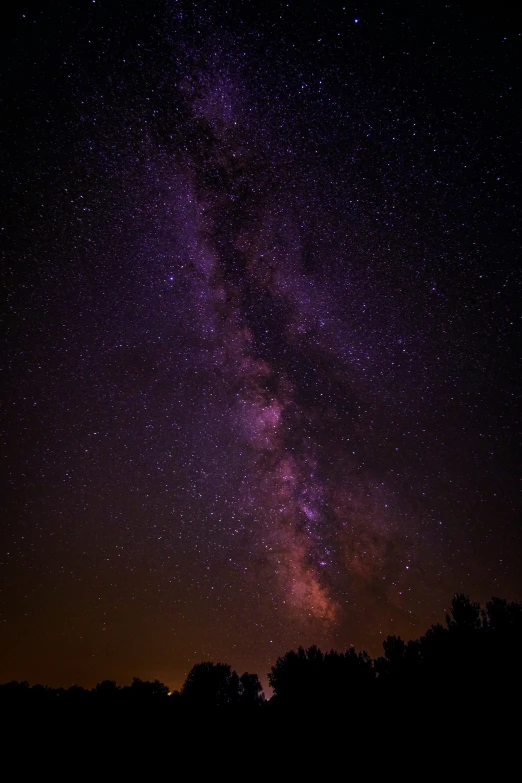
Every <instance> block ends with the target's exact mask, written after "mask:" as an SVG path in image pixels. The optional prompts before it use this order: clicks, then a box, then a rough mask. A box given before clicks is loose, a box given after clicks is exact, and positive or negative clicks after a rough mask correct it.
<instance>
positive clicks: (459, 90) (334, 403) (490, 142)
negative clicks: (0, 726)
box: [0, 0, 522, 687]
mask: <svg viewBox="0 0 522 783" xmlns="http://www.w3.org/2000/svg"><path fill="white" fill-rule="evenodd" d="M520 21H521V20H520V18H518V17H516V18H515V17H514V16H510V15H508V13H507V12H505V13H504V12H502V11H500V10H496V9H494V10H493V11H490V13H489V15H488V16H487V17H486V16H485V15H484V16H481V15H480V12H478V11H476V10H475V11H474V12H473V14H471V13H468V11H465V10H462V9H460V8H459V7H457V6H453V5H444V4H441V5H438V4H429V3H415V4H410V3H404V2H398V3H393V4H378V3H371V4H368V7H366V6H365V7H362V6H361V7H356V6H351V5H346V6H342V5H340V4H337V3H329V4H326V7H325V6H324V5H320V4H317V5H314V4H301V3H276V2H273V3H263V4H261V3H259V4H258V3H232V2H231V3H215V4H212V3H210V4H209V3H201V4H200V3H185V2H158V3H150V4H149V3H146V4H145V3H141V4H140V3H125V4H120V3H117V2H105V0H96V2H80V3H79V4H76V6H75V7H74V8H73V7H70V6H69V5H68V4H65V3H57V4H55V5H54V6H53V7H52V9H47V8H42V7H41V6H40V5H39V4H35V5H33V6H31V4H28V5H27V6H25V7H24V9H18V8H17V10H16V12H15V13H13V16H12V19H10V20H9V24H8V25H7V28H6V29H8V30H9V36H8V42H9V45H8V46H6V47H4V48H5V53H4V55H3V57H4V63H3V64H4V68H3V71H4V73H6V74H7V77H6V80H5V81H6V86H5V90H4V100H3V103H4V113H5V121H4V123H3V136H4V142H5V143H4V145H3V146H4V149H5V153H4V155H3V160H2V172H3V177H2V178H3V180H4V185H5V187H6V198H5V209H4V217H3V223H2V228H3V231H2V233H3V236H4V243H5V247H6V249H7V252H6V253H5V254H4V258H5V259H6V263H5V267H4V268H5V274H4V279H5V281H6V285H5V291H6V297H5V307H4V315H5V318H4V329H3V335H4V338H3V339H4V343H3V352H2V354H3V357H4V361H3V362H2V370H3V377H4V385H3V388H4V395H3V398H4V405H3V406H2V407H3V418H2V423H1V434H2V441H3V444H4V447H3V461H4V462H3V470H2V497H3V498H4V515H3V517H4V524H3V526H2V530H1V532H0V552H1V555H0V562H1V571H2V589H1V592H0V622H1V624H2V628H3V631H2V636H3V639H4V642H3V645H2V653H1V655H0V680H1V681H5V680H7V679H12V678H18V679H29V680H31V681H44V682H48V683H49V684H52V685H61V684H64V685H67V684H70V683H72V682H78V683H81V684H87V685H91V684H94V683H95V682H97V681H98V680H101V679H106V678H114V679H117V680H118V681H122V682H124V681H128V680H130V679H131V678H132V677H133V676H134V675H137V676H140V677H142V678H146V679H153V678H156V677H158V678H159V679H162V680H164V681H165V682H168V683H169V684H170V686H171V687H179V686H180V684H181V683H182V682H183V679H184V677H185V675H186V673H187V671H188V670H189V669H190V667H191V666H192V665H193V664H194V663H196V662H198V661H201V660H205V659H212V660H216V661H217V660H223V661H227V662H229V663H230V664H232V666H233V667H234V668H237V669H241V670H244V669H247V670H249V671H257V672H258V673H259V674H260V676H262V677H264V676H265V674H266V672H267V671H268V668H269V666H270V665H271V664H272V663H273V662H274V661H275V659H276V657H277V656H278V655H281V654H282V653H284V652H286V651H287V650H288V649H291V648H292V647H296V646H297V645H298V644H305V645H307V644H312V643H316V644H319V645H321V646H323V647H328V646H330V647H334V648H336V649H346V648H347V647H348V646H349V645H350V644H354V645H355V646H356V647H357V649H361V648H363V647H364V648H366V649H368V650H369V652H370V653H371V654H378V652H379V650H380V645H381V642H382V638H383V636H386V635H387V634H388V633H400V634H401V635H402V636H403V637H404V638H406V639H408V638H412V637H414V636H416V635H419V634H421V633H423V632H424V630H425V629H426V627H427V626H428V625H429V624H430V623H432V622H436V621H438V620H440V619H441V616H442V612H443V610H444V607H445V606H446V604H447V603H448V602H449V600H450V598H451V595H452V594H453V593H454V592H466V593H469V594H470V595H472V597H473V598H474V599H475V600H480V601H484V600H485V599H487V598H489V597H490V596H491V595H502V596H505V597H507V598H509V599H510V600H520V597H521V589H522V585H521V580H520V577H521V570H520V555H521V554H522V552H521V547H520V543H521V534H520V505H519V486H518V472H519V471H518V466H519V455H518V444H519V427H518V423H519V410H520V408H519V403H520V391H519V389H520V384H519V374H518V361H519V346H520V344H521V343H520V293H521V292H520V277H521V276H520V264H519V257H520V252H519V251H520V233H519V226H520V178H519V176H518V170H517V164H518V163H519V161H520V157H519V155H518V154H517V151H518V147H517V144H516V141H517V139H518V128H519V121H520V108H519V107H520V96H519V94H518V93H519V87H520V41H521V34H522V27H521V25H520Z"/></svg>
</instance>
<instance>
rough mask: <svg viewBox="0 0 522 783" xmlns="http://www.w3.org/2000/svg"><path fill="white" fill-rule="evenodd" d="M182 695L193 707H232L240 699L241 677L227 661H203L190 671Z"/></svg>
mask: <svg viewBox="0 0 522 783" xmlns="http://www.w3.org/2000/svg"><path fill="white" fill-rule="evenodd" d="M181 695H182V697H183V700H184V702H185V704H187V705H190V706H191V707H198V708H200V709H208V708H223V707H230V706H232V705H235V704H237V703H238V701H239V677H238V676H237V674H236V672H235V671H232V670H231V667H230V666H229V665H228V664H227V663H214V662H213V661H203V662H202V663H197V664H196V665H195V666H193V667H192V669H191V670H190V672H189V673H188V676H187V679H186V680H185V684H184V685H183V688H182V691H181Z"/></svg>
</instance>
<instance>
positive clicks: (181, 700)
mask: <svg viewBox="0 0 522 783" xmlns="http://www.w3.org/2000/svg"><path fill="white" fill-rule="evenodd" d="M521 651H522V604H520V603H515V602H508V601H506V600H504V599H501V598H492V599H491V601H489V602H488V603H487V605H486V607H485V608H481V607H480V605H479V604H477V603H474V602H473V601H471V600H470V599H469V597H468V596H467V595H463V594H461V595H455V596H454V598H453V600H452V602H451V612H450V615H447V616H446V623H445V625H441V624H438V625H432V626H431V627H430V628H429V629H428V630H427V631H426V633H425V634H424V635H423V636H421V637H420V638H419V639H415V640H412V641H409V642H405V641H403V640H402V639H401V638H400V637H399V636H388V637H387V638H386V639H385V640H384V642H383V652H384V654H383V655H382V656H380V657H378V658H376V659H373V660H372V658H370V656H369V655H368V654H367V653H366V652H356V651H355V650H354V649H353V648H350V649H349V650H347V651H346V652H335V651H333V650H332V651H330V652H322V651H321V650H320V649H319V648H318V647H315V646H313V647H310V648H308V649H306V650H305V649H303V648H302V647H300V648H298V650H297V651H294V650H292V651H290V652H287V653H286V654H285V655H283V656H282V657H280V658H278V660H277V661H276V663H275V664H274V666H272V669H271V671H270V672H269V674H268V680H269V683H270V686H271V688H272V690H273V696H272V697H271V698H269V699H266V698H265V695H264V694H263V690H262V686H261V683H260V681H259V678H258V676H257V674H250V673H248V672H245V673H244V674H242V675H241V676H239V675H238V674H237V673H236V672H235V671H233V670H232V668H231V667H230V666H229V665H228V664H225V663H214V662H211V661H205V662H202V663H198V664H196V665H195V666H194V667H193V668H192V669H191V671H190V672H189V674H188V676H187V679H186V681H185V683H184V685H183V687H182V689H181V691H174V692H173V693H170V692H169V688H168V686H167V685H164V684H163V683H161V682H159V681H158V680H154V681H153V682H149V681H142V680H140V679H139V678H137V677H136V678H134V680H133V682H132V684H131V685H130V686H125V687H120V686H118V685H117V684H116V682H114V681H113V680H104V681H103V682H100V683H98V684H97V685H96V687H95V688H92V689H91V690H89V689H85V688H83V687H81V686H78V685H73V686H72V687H70V688H68V689H64V688H50V687H46V686H42V685H33V686H32V687H31V686H29V684H28V683H27V682H17V681H13V682H8V683H6V684H4V685H0V707H1V708H2V709H3V710H4V711H5V708H6V706H8V705H11V706H14V705H20V706H23V707H24V708H28V707H30V706H32V705H34V706H36V705H44V706H45V707H47V706H49V707H50V705H53V710H55V709H56V707H58V705H59V707H58V708H59V709H60V710H63V711H65V713H66V714H67V713H73V712H76V711H77V712H78V713H82V712H84V713H85V714H87V712H91V711H92V710H94V711H95V712H97V713H106V714H111V713H114V711H119V712H125V711H126V710H130V711H131V712H132V709H133V708H134V707H137V708H138V711H139V713H140V714H148V715H151V714H153V713H161V715H162V716H164V715H165V714H170V715H177V716H178V717H179V716H181V717H183V716H187V715H188V716H191V715H205V714H215V713H219V714H222V715H225V714H228V715H231V714H235V715H243V716H246V715H254V714H257V715H265V714H266V715H269V714H272V715H277V714H286V713H287V712H289V711H290V712H291V711H293V710H298V711H299V712H305V711H310V710H314V711H317V712H318V713H320V714H323V715H328V714H339V712H343V711H346V710H347V709H350V710H352V711H353V710H357V709H359V710H363V711H364V710H365V709H366V710H370V711H373V710H375V708H376V707H379V708H383V707H386V708H389V707H390V705H393V715H394V718H395V720H398V719H399V718H400V716H401V709H403V711H404V712H405V713H406V712H407V713H408V714H410V715H411V714H412V711H413V712H414V711H415V710H422V709H423V708H426V709H428V708H429V710H430V714H432V715H433V714H435V713H436V712H437V710H438V709H439V708H440V711H446V712H447V711H448V710H449V709H457V710H459V709H461V710H463V709H467V710H468V711H469V710H476V709H479V708H481V707H482V708H483V707H484V706H492V705H493V704H494V703H495V702H502V703H505V702H506V700H513V703H517V704H518V701H519V698H520V694H521V690H522V688H521V686H522V664H521V659H520V653H521ZM100 708H102V709H100Z"/></svg>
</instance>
